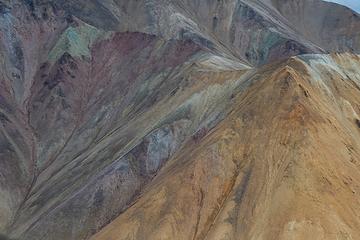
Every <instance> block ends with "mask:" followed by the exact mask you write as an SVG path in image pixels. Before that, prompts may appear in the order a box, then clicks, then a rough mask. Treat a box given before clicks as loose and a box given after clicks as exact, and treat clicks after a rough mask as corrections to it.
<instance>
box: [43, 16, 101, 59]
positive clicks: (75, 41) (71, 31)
mask: <svg viewBox="0 0 360 240" xmlns="http://www.w3.org/2000/svg"><path fill="white" fill-rule="evenodd" d="M105 34H106V32H104V31H102V30H99V29H97V28H95V27H93V26H90V25H88V24H86V23H81V24H80V25H79V26H77V27H72V26H70V27H68V28H67V29H66V30H65V31H64V33H63V34H62V35H61V36H60V39H59V41H58V42H57V43H56V45H55V46H54V48H53V49H52V50H51V51H50V53H49V60H50V61H53V62H54V61H56V60H57V59H59V58H60V57H61V56H62V55H63V54H64V53H65V52H68V53H69V54H70V55H71V56H73V57H81V56H85V57H90V47H91V45H92V44H93V43H94V42H95V41H96V40H97V39H98V37H99V36H102V35H105Z"/></svg>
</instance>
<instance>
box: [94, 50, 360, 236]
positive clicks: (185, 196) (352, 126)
mask: <svg viewBox="0 0 360 240" xmlns="http://www.w3.org/2000/svg"><path fill="white" fill-rule="evenodd" d="M329 63H331V64H332V65H328V64H329ZM359 67H360V58H359V57H358V56H355V55H334V56H327V55H310V56H304V57H300V58H293V59H291V60H288V61H286V62H284V63H281V64H278V65H275V66H269V67H266V68H265V69H262V70H260V71H259V72H258V73H257V74H256V75H255V76H254V77H253V78H254V79H256V78H258V76H259V75H260V76H261V79H258V80H257V81H254V83H253V84H252V85H251V86H250V87H249V88H248V89H247V90H246V91H244V92H243V93H241V94H238V95H237V97H236V100H235V103H234V109H233V111H232V112H231V114H230V115H229V116H228V117H227V118H226V119H225V120H224V121H223V122H222V123H220V124H219V125H218V126H217V127H216V128H215V129H214V130H212V131H211V132H210V133H209V134H208V135H207V136H206V137H204V138H203V139H202V140H201V141H200V142H198V143H197V144H196V145H194V144H193V143H192V142H191V141H190V142H189V143H188V144H187V145H185V147H184V148H183V149H182V150H181V152H180V153H179V154H177V155H176V156H175V157H174V158H173V159H172V160H170V161H169V163H168V164H167V166H166V167H165V168H164V169H163V170H162V172H161V173H160V174H159V175H158V176H157V177H156V178H155V179H154V180H153V182H152V183H151V184H150V185H148V187H147V188H146V189H145V190H144V192H143V194H142V195H141V198H140V199H139V201H137V202H136V203H135V204H134V205H133V206H132V207H131V208H129V209H128V210H127V211H126V212H125V213H124V214H122V215H120V216H119V217H118V218H117V219H116V220H114V221H113V222H112V223H110V224H109V225H108V226H107V227H105V228H104V229H103V230H102V231H101V232H100V233H98V234H96V235H95V236H94V237H93V238H92V239H100V240H101V239H107V240H109V239H116V240H120V239H169V237H170V236H171V239H274V240H275V239H276V240H278V239H309V238H311V239H358V238H359V237H360V232H359V231H358V229H359V224H360V222H359V219H358V216H359V213H360V212H359V211H360V209H359V208H358V207H357V206H358V205H359V201H358V194H359V187H360V185H359V184H360V175H359V153H360V146H359V142H358V141H357V139H359V134H360V130H359V125H358V124H357V123H358V121H359V110H360V109H359V103H360V102H359V101H360V96H359V84H360V82H359V81H360V78H359V77H360V75H359V73H358V71H357V69H358V68H359ZM340 69H341V70H340ZM350 76H351V77H350Z"/></svg>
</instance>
